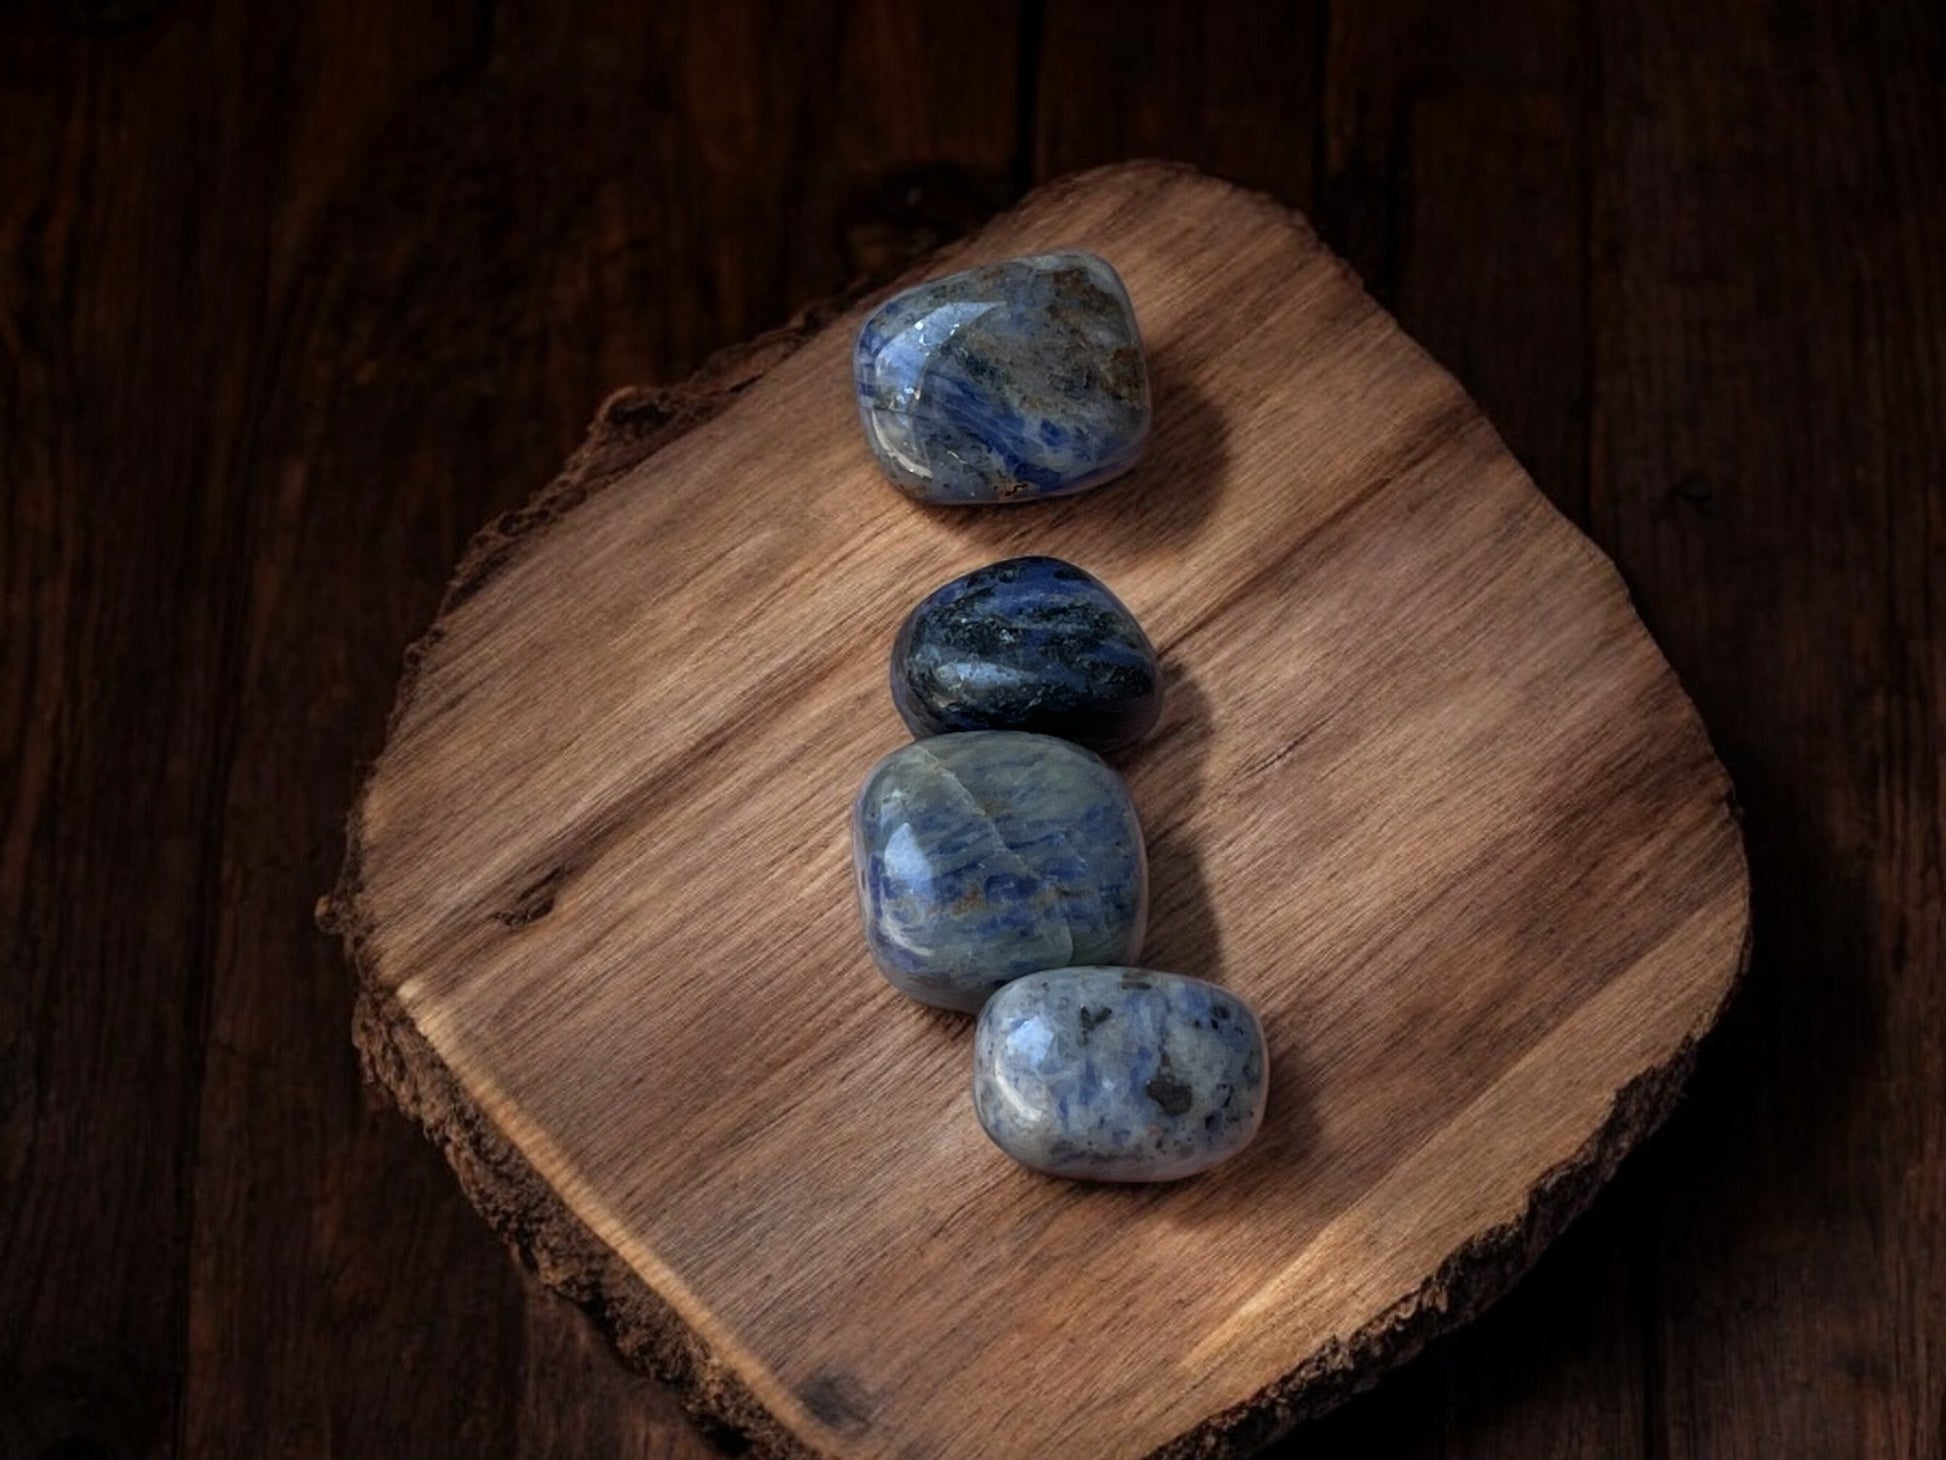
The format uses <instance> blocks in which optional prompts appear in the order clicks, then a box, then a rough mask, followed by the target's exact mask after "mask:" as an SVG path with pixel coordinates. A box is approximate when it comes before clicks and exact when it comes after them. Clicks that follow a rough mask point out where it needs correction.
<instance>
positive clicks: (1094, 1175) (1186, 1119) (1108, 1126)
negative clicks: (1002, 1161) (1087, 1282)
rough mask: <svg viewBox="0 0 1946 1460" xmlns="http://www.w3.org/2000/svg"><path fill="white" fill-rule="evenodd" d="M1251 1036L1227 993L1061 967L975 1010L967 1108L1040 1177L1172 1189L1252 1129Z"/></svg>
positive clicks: (1253, 1022) (1258, 1106)
mask: <svg viewBox="0 0 1946 1460" xmlns="http://www.w3.org/2000/svg"><path fill="white" fill-rule="evenodd" d="M1269 1068H1270V1064H1269V1057H1268V1054H1267V1052H1266V1050H1265V1048H1264V1034H1263V1026H1262V1024H1260V1023H1259V1022H1258V1020H1257V1016H1256V1014H1255V1013H1253V1012H1252V1011H1251V1008H1250V1006H1249V1005H1248V1004H1246V1003H1245V1002H1244V1001H1243V1000H1242V999H1239V998H1238V997H1237V996H1236V995H1235V994H1233V993H1231V992H1230V991H1229V990H1227V989H1222V988H1218V987H1217V986H1216V985H1215V984H1210V983H1205V982H1203V980H1201V979H1199V978H1190V977H1188V976H1186V975H1184V974H1179V973H1153V972H1150V971H1148V970H1147V969H1140V968H1063V969H1056V970H1054V971H1052V972H1047V973H1037V974H1033V975H1031V976H1030V977H1027V978H1022V979H1017V980H1015V981H1014V982H1012V983H1010V984H1008V985H1007V986H1006V987H1005V988H1003V989H1001V990H1000V991H999V992H998V993H997V994H995V995H994V996H993V997H992V998H991V999H989V1000H988V1001H987V1004H986V1007H985V1008H984V1009H982V1010H981V1011H980V1023H979V1028H978V1030H977V1031H976V1032H975V1034H974V1040H973V1106H974V1109H975V1110H976V1111H977V1112H978V1114H979V1117H980V1124H981V1125H982V1126H983V1127H985V1129H986V1133H987V1134H988V1135H989V1136H991V1137H992V1138H993V1140H994V1143H995V1144H996V1145H998V1146H999V1147H1000V1149H1001V1150H1003V1151H1005V1152H1006V1153H1007V1154H1008V1155H1009V1156H1012V1157H1013V1158H1014V1159H1015V1160H1016V1161H1019V1162H1021V1163H1022V1164H1023V1165H1026V1166H1031V1167H1033V1169H1034V1170H1036V1171H1044V1172H1046V1173H1047V1174H1048V1175H1050V1176H1072V1177H1078V1178H1082V1179H1085V1180H1090V1181H1171V1180H1174V1179H1175V1178H1177V1177H1179V1176H1193V1175H1195V1174H1196V1173H1197V1172H1199V1171H1206V1170H1208V1169H1209V1168H1210V1167H1212V1166H1214V1165H1216V1163H1217V1162H1219V1161H1222V1160H1224V1159H1226V1158H1227V1157H1230V1156H1234V1155H1235V1154H1236V1153H1237V1152H1238V1151H1240V1150H1242V1149H1243V1148H1244V1147H1245V1146H1247V1145H1248V1144H1249V1143H1250V1140H1251V1138H1252V1137H1253V1136H1255V1135H1256V1133H1257V1128H1258V1126H1259V1125H1261V1124H1262V1122H1263V1114H1264V1096H1265V1091H1266V1089H1267V1082H1268V1079H1269Z"/></svg>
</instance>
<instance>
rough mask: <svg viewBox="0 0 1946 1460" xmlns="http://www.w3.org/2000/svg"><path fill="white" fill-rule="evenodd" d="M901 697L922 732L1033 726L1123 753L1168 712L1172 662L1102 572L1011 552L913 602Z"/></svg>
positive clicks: (900, 644)
mask: <svg viewBox="0 0 1946 1460" xmlns="http://www.w3.org/2000/svg"><path fill="white" fill-rule="evenodd" d="M892 700H893V703H894V704H896V705H897V706H898V709H899V714H900V716H901V717H902V718H903V719H904V720H905V723H906V726H907V728H908V729H910V730H911V731H912V733H913V734H914V735H938V734H941V733H943V732H946V731H953V730H1031V731H1034V732H1035V733H1037V734H1042V735H1058V736H1060V737H1061V738H1062V739H1063V740H1075V741H1079V742H1080V743H1081V744H1083V745H1086V746H1090V747H1092V748H1093V749H1095V750H1113V749H1116V748H1117V747H1119V746H1123V745H1128V744H1131V743H1133V742H1134V741H1137V740H1140V739H1141V738H1142V737H1143V736H1144V735H1146V734H1147V733H1148V732H1149V729H1150V727H1152V726H1153V725H1154V724H1155V722H1156V717H1157V716H1158V715H1160V714H1161V713H1162V669H1161V666H1160V665H1159V664H1158V663H1157V662H1156V656H1155V647H1154V645H1152V644H1150V643H1149V638H1148V635H1146V634H1144V633H1143V632H1142V626H1141V625H1140V624H1138V623H1137V622H1136V621H1135V616H1134V615H1133V614H1131V613H1130V612H1129V611H1128V610H1127V609H1126V608H1124V607H1123V606H1122V603H1121V600H1120V599H1118V598H1116V597H1115V595H1114V594H1112V593H1110V592H1109V591H1108V589H1107V588H1106V587H1104V586H1103V585H1102V583H1101V582H1100V580H1098V579H1096V578H1094V577H1092V576H1091V575H1089V574H1087V573H1085V572H1083V571H1082V570H1081V569H1079V568H1077V567H1075V566H1074V565H1073V564H1072V563H1064V562H1062V561H1061V560H1060V559H1059V558H1009V559H1007V560H1006V561H1005V562H1001V563H993V564H990V565H989V566H987V567H984V568H976V569H975V570H974V571H973V572H971V573H968V574H966V575H965V576H963V577H959V578H955V579H954V580H953V581H952V582H950V583H948V584H947V585H946V586H945V587H944V588H941V589H939V590H938V591H937V592H935V593H933V594H931V595H930V596H929V597H927V598H926V599H925V600H924V601H923V602H921V603H920V605H919V606H918V607H917V608H915V609H913V610H912V613H911V615H910V616H909V617H907V619H906V621H905V624H904V626H903V627H901V628H900V630H899V636H898V639H897V640H896V642H895V643H894V644H893V646H892Z"/></svg>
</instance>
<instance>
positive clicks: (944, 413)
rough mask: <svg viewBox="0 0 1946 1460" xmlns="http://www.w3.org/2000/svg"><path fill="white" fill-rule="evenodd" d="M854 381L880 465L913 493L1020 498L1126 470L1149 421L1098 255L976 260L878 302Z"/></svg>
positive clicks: (1145, 389)
mask: <svg viewBox="0 0 1946 1460" xmlns="http://www.w3.org/2000/svg"><path fill="white" fill-rule="evenodd" d="M852 375H853V383H854V384H855V386H856V387H857V391H858V409H859V413H860V414H861V415H862V416H863V417H864V422H865V435H866V438H867V439H868V440H869V441H870V442H871V446H872V450H873V452H875V453H876V454H877V456H878V459H879V464H880V465H881V466H883V467H884V468H885V472H886V474H887V475H888V476H890V477H891V478H892V480H893V481H894V482H896V483H897V484H898V485H899V486H900V487H902V488H903V489H904V490H905V491H907V492H908V493H910V494H911V495H912V496H914V497H917V498H918V499H919V500H920V501H922V502H956V503H972V502H1019V501H1028V500H1031V499H1033V498H1036V497H1053V496H1059V495H1062V494H1064V493H1067V492H1079V491H1084V490H1086V489H1087V488H1089V487H1092V486H1096V485H1098V484H1100V483H1102V482H1105V481H1107V480H1108V479H1109V478H1110V477H1113V476H1117V475H1119V474H1120V473H1122V472H1124V471H1127V470H1128V468H1129V467H1131V466H1133V465H1134V464H1135V460H1136V458H1137V457H1138V456H1140V455H1141V454H1142V446H1143V443H1144V442H1145V441H1146V440H1147V439H1148V434H1149V371H1148V364H1147V362H1146V361H1145V360H1144V359H1143V356H1142V336H1141V333H1140V332H1139V331H1138V330H1137V328H1136V324H1135V310H1134V308H1133V307H1132V306H1131V305H1130V304H1129V302H1128V291H1127V290H1126V289H1124V288H1123V287H1122V281H1121V279H1120V278H1119V277H1118V276H1117V275H1116V273H1115V271H1114V269H1112V268H1110V267H1109V265H1108V262H1107V261H1106V260H1105V259H1101V258H1098V257H1097V256H1095V255H1094V254H1091V253H1079V252H1070V253H1051V254H1041V255H1038V256H1036V257H1033V258H1020V259H1009V260H1007V261H1006V262H1004V263H998V264H984V265H982V266H980V267H979V268H974V269H967V270H966V271H965V272H963V273H958V274H951V275H948V276H947V277H946V278H944V279H935V280H933V281H932V282H931V283H929V284H921V285H919V286H918V287H917V288H916V289H908V290H907V291H906V292H905V293H903V294H899V295H895V296H894V297H893V298H891V299H889V300H887V301H886V302H885V303H884V304H883V305H881V306H880V307H879V308H878V310H877V312H875V313H874V314H873V315H872V317H871V318H870V319H868V320H866V321H865V326H864V328H863V329H861V330H860V331H859V332H858V345H857V348H856V350H855V351H854V353H853V357H852Z"/></svg>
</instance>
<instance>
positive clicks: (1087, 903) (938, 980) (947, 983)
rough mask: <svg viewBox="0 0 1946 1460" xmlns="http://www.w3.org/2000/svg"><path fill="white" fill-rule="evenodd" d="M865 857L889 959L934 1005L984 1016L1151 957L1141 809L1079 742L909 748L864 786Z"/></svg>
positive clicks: (1009, 737) (868, 901)
mask: <svg viewBox="0 0 1946 1460" xmlns="http://www.w3.org/2000/svg"><path fill="white" fill-rule="evenodd" d="M852 860H853V868H854V872H855V875H856V879H857V887H858V904H859V909H860V911H861V913H862V914H863V916H864V921H865V938H866V941H867V943H869V944H870V946H871V951H872V958H873V960H874V961H875V962H876V963H877V964H878V967H879V970H880V971H881V972H882V973H883V974H884V975H885V977H886V978H887V979H888V980H889V981H890V982H891V983H892V985H893V986H894V987H896V988H898V989H900V990H901V991H902V992H904V993H907V994H910V995H911V996H912V997H913V998H915V999H920V1000H923V1001H924V1002H926V1003H928V1004H937V1005H939V1006H940V1007H942V1008H947V1009H961V1010H964V1011H966V1012H968V1013H971V1012H973V1011H974V1010H976V1009H978V1008H979V1007H980V1005H981V1004H982V1003H984V1002H985V1001H986V998H987V996H988V995H989V994H991V993H992V992H993V991H994V990H995V989H997V988H999V987H1000V986H1001V985H1002V984H1004V983H1006V982H1008V980H1010V979H1015V978H1019V977H1020V976H1021V975H1022V974H1025V973H1032V972H1034V971H1035V970H1037V969H1042V968H1060V967H1063V966H1065V965H1067V964H1071V963H1108V962H1115V963H1121V962H1126V961H1128V960H1129V959H1131V958H1133V957H1135V955H1136V951H1137V950H1138V949H1139V948H1140V947H1141V943H1142V929H1143V924H1144V922H1145V920H1146V918H1147V916H1148V902H1149V893H1148V860H1147V857H1146V855H1145V854H1144V852H1143V849H1142V828H1141V825H1140V823H1139V822H1138V821H1137V820H1136V817H1135V805H1134V803H1133V802H1132V801H1131V800H1130V799H1129V795H1128V790H1127V788H1126V787H1125V786H1123V784H1122V781H1121V778H1120V777H1119V776H1117V775H1116V774H1115V773H1114V771H1112V770H1110V769H1109V768H1108V767H1107V766H1106V765H1104V764H1103V763H1102V761H1101V759H1100V757H1098V756H1096V755H1094V754H1093V753H1092V752H1090V751H1087V750H1084V749H1082V748H1081V747H1080V746H1078V745H1073V744H1070V743H1069V742H1067V741H1065V740H1056V739H1054V738H1052V737H1051V736H1046V735H1024V734H1019V733H1016V732H1014V731H1006V730H991V731H978V732H974V733H972V734H966V735H937V736H934V737H933V738H931V739H929V740H916V741H914V742H913V743H912V744H910V745H907V746H903V747H901V748H900V749H898V750H895V751H893V752H892V753H891V754H890V755H888V756H886V757H885V758H884V759H883V760H881V761H880V762H879V763H878V764H877V765H876V766H874V767H873V768H872V771H871V774H870V775H868V776H866V778H865V784H864V786H863V787H862V788H861V789H860V790H859V793H858V799H857V802H856V803H855V805H854V806H853V809H852Z"/></svg>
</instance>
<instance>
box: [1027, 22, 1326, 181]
mask: <svg viewBox="0 0 1946 1460" xmlns="http://www.w3.org/2000/svg"><path fill="white" fill-rule="evenodd" d="M1323 10H1324V6H1323V5H1322V4H1320V3H1318V0H1299V3H1296V4H1288V5H1052V6H1049V7H1047V8H1046V10H1045V11H1044V13H1043V15H1042V21H1041V25H1040V27H1039V30H1038V34H1037V35H1036V34H1033V33H1030V36H1029V44H1030V45H1031V46H1032V47H1033V50H1032V52H1031V53H1030V54H1031V55H1032V57H1033V58H1034V61H1035V70H1036V72H1037V75H1038V86H1037V87H1036V106H1035V111H1034V147H1033V158H1034V171H1035V175H1036V176H1037V177H1040V178H1043V179H1045V178H1050V177H1058V176H1060V175H1061V174H1062V173H1066V172H1073V171H1075V170H1076V169H1079V168H1084V167H1094V166H1098V165H1099V164H1102V163H1106V162H1117V161H1120V160H1122V159H1123V158H1128V157H1159V158H1164V159H1168V160H1171V161H1179V162H1187V163H1191V164H1193V165H1194V166H1196V167H1200V168H1201V169H1203V170H1204V171H1205V172H1209V173H1213V174H1214V175H1215V176H1217V177H1221V178H1224V179H1227V180H1228V181H1230V182H1234V183H1238V184H1240V185H1242V186H1244V187H1250V188H1258V189H1261V190H1263V191H1265V192H1269V193H1272V194H1274V195H1275V196H1276V197H1278V198H1280V199H1282V200H1283V201H1284V202H1286V203H1289V204H1290V205H1292V206H1293V207H1298V208H1305V207H1308V206H1309V204H1310V202H1311V196H1312V169H1313V165H1314V162H1315V153H1316V140H1317V124H1318V96H1317V90H1316V86H1317V80H1318V77H1319V75H1320V74H1321V64H1320V63H1321V59H1322V58H1321V55H1320V45H1319V43H1320V40H1321V38H1322V36H1323V30H1324V17H1323V13H1322V12H1323Z"/></svg>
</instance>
